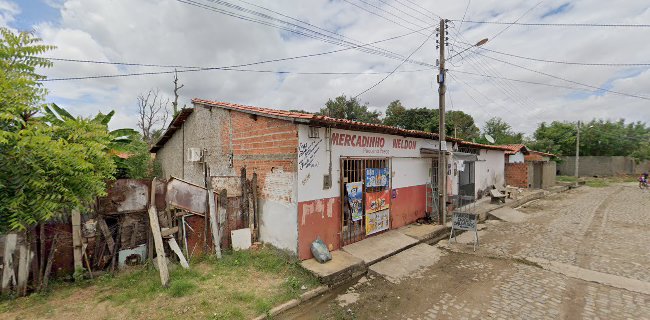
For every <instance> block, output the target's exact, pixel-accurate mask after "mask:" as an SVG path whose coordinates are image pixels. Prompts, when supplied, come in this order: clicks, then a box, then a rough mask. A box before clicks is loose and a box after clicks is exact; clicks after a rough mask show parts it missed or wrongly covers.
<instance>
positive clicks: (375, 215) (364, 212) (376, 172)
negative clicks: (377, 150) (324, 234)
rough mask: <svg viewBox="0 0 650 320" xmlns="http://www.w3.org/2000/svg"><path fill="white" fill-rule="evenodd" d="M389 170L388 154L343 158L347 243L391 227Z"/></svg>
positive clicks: (344, 237) (343, 233) (343, 235)
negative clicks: (373, 156) (375, 156)
mask: <svg viewBox="0 0 650 320" xmlns="http://www.w3.org/2000/svg"><path fill="white" fill-rule="evenodd" d="M390 172H391V171H390V161H389V160H388V159H387V158H341V182H342V183H341V195H342V196H341V199H343V201H341V206H342V210H341V212H342V220H343V221H342V229H341V242H342V244H343V245H344V246H345V245H348V244H351V243H354V242H357V241H361V240H363V239H365V238H366V237H367V236H369V235H371V234H375V233H378V232H381V231H384V230H388V229H390V200H391V192H390V191H391V183H390V180H391V179H390Z"/></svg>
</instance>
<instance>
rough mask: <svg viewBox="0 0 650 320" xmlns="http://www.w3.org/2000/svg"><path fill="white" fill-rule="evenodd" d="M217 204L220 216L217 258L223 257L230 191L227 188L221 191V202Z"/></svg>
mask: <svg viewBox="0 0 650 320" xmlns="http://www.w3.org/2000/svg"><path fill="white" fill-rule="evenodd" d="M217 204H218V207H217V215H218V216H219V231H218V233H217V234H218V236H217V242H218V243H219V251H218V252H217V258H219V259H221V241H222V239H223V232H224V228H225V226H226V213H227V210H228V191H226V189H223V190H221V192H220V193H219V202H218V203H217Z"/></svg>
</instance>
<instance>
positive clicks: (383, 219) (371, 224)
mask: <svg viewBox="0 0 650 320" xmlns="http://www.w3.org/2000/svg"><path fill="white" fill-rule="evenodd" d="M388 228H390V210H388V209H386V210H382V211H377V212H373V213H370V214H366V235H371V234H373V233H377V232H379V231H384V230H388Z"/></svg>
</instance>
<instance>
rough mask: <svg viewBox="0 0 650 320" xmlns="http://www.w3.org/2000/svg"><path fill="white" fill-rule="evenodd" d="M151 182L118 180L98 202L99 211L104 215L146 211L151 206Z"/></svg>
mask: <svg viewBox="0 0 650 320" xmlns="http://www.w3.org/2000/svg"><path fill="white" fill-rule="evenodd" d="M150 183H151V182H150V181H149V180H134V179H118V180H115V181H114V182H113V183H112V184H111V185H110V186H109V187H108V190H106V192H107V193H108V195H107V196H106V197H103V198H99V199H98V200H97V205H98V207H97V211H98V212H99V213H103V214H121V213H128V212H137V211H146V210H147V206H148V205H149V188H150V187H149V186H150Z"/></svg>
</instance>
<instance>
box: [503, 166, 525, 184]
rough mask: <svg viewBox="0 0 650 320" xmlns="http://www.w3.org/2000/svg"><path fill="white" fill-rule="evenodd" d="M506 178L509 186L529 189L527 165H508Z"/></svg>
mask: <svg viewBox="0 0 650 320" xmlns="http://www.w3.org/2000/svg"><path fill="white" fill-rule="evenodd" d="M505 176H506V184H507V185H510V186H513V187H518V188H528V164H527V163H525V162H523V163H506V164H505Z"/></svg>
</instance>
